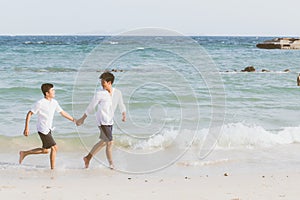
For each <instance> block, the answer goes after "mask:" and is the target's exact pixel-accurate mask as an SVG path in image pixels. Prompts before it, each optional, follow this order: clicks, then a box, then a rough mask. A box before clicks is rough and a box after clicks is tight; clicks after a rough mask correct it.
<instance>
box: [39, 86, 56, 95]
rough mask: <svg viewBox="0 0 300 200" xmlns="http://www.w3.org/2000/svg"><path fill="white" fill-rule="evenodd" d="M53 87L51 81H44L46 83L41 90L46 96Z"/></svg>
mask: <svg viewBox="0 0 300 200" xmlns="http://www.w3.org/2000/svg"><path fill="white" fill-rule="evenodd" d="M51 88H53V84H51V83H44V84H42V86H41V90H42V92H43V94H44V96H46V92H49V90H50V89H51Z"/></svg>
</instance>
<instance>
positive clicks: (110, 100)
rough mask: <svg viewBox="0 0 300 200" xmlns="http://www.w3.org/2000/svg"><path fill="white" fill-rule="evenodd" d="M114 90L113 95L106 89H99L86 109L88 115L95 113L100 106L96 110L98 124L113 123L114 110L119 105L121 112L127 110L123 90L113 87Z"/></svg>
mask: <svg viewBox="0 0 300 200" xmlns="http://www.w3.org/2000/svg"><path fill="white" fill-rule="evenodd" d="M112 90H113V91H112V96H111V95H110V94H109V92H108V91H106V90H104V89H100V90H98V91H97V92H96V94H95V95H94V97H93V99H92V101H91V102H90V104H89V105H88V107H87V109H86V111H85V114H86V115H90V114H93V113H94V112H95V109H96V107H97V106H98V108H97V111H96V120H97V123H98V126H101V125H113V118H114V112H115V110H116V108H117V106H119V109H120V112H121V113H122V112H125V111H126V108H125V105H124V103H123V98H122V93H121V91H120V90H118V89H116V88H112Z"/></svg>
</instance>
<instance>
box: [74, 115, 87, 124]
mask: <svg viewBox="0 0 300 200" xmlns="http://www.w3.org/2000/svg"><path fill="white" fill-rule="evenodd" d="M86 117H87V115H86V114H84V115H83V116H82V117H81V118H80V119H78V120H76V125H77V126H80V125H82V124H83V123H84V120H85V119H86Z"/></svg>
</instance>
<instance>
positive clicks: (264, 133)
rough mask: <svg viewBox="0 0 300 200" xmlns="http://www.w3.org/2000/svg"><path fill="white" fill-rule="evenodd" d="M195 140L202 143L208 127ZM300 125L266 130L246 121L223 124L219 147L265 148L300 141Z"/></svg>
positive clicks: (218, 141)
mask: <svg viewBox="0 0 300 200" xmlns="http://www.w3.org/2000/svg"><path fill="white" fill-rule="evenodd" d="M200 132H202V133H200V134H198V136H202V137H198V138H197V139H196V141H195V144H196V145H201V144H202V143H203V142H204V140H205V138H206V136H207V133H208V129H203V130H201V131H200ZM299 132H300V127H284V128H282V129H280V130H266V129H265V128H263V127H261V126H258V125H247V124H244V123H230V124H226V125H224V126H223V128H222V131H221V134H220V137H219V138H218V140H217V148H219V149H235V148H263V147H272V146H276V145H287V144H294V143H300V134H299Z"/></svg>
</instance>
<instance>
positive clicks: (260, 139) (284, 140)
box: [0, 123, 300, 152]
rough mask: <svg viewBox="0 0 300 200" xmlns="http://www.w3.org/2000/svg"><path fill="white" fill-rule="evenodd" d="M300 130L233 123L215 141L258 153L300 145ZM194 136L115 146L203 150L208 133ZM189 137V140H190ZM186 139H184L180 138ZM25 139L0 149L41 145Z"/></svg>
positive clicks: (81, 144) (74, 144)
mask: <svg viewBox="0 0 300 200" xmlns="http://www.w3.org/2000/svg"><path fill="white" fill-rule="evenodd" d="M299 132H300V127H284V128H282V129H280V130H266V129H264V128H263V127H261V126H257V125H246V124H244V123H231V124H226V125H224V126H223V128H222V131H221V133H220V136H219V138H216V148H217V149H220V150H222V149H255V148H268V147H273V146H277V145H289V144H295V143H300V134H299ZM180 134H182V135H181V136H183V135H184V136H185V135H187V137H186V138H187V140H192V141H183V140H180V141H178V136H179V135H180ZM192 134H194V130H184V131H182V132H180V133H179V132H178V130H166V131H163V132H161V133H160V134H156V135H152V136H149V135H146V136H145V135H141V136H134V137H133V136H129V135H125V134H114V142H115V146H116V147H117V148H121V149H124V150H126V149H127V150H130V151H135V150H136V151H140V152H143V151H144V152H149V151H158V150H164V149H167V148H170V147H173V146H176V147H179V148H180V149H186V148H188V147H189V146H190V144H191V143H192V148H196V149H201V147H202V145H203V144H204V143H205V141H206V138H207V134H208V129H206V128H205V129H201V130H199V131H198V132H197V133H196V135H195V137H189V136H191V135H192ZM188 135H189V136H188ZM95 137H98V136H95V135H88V136H87V137H86V138H85V137H78V134H75V133H72V134H67V135H66V136H63V135H56V136H55V138H56V140H57V143H58V144H60V145H61V146H62V149H65V150H70V151H72V150H76V151H78V150H79V149H84V148H85V145H86V144H89V145H90V144H93V143H94V142H95ZM180 138H184V137H180ZM24 140H25V138H24V136H3V135H0V146H1V147H3V148H7V149H11V148H12V147H14V148H16V147H23V146H24V145H28V144H31V145H32V146H34V145H39V143H40V141H39V138H38V136H37V137H33V136H31V137H28V138H26V144H24Z"/></svg>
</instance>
